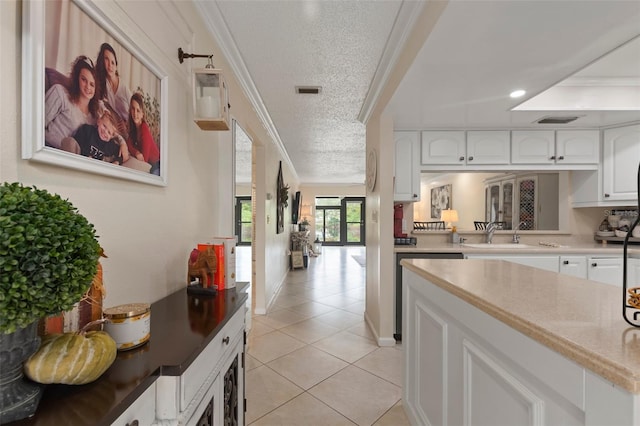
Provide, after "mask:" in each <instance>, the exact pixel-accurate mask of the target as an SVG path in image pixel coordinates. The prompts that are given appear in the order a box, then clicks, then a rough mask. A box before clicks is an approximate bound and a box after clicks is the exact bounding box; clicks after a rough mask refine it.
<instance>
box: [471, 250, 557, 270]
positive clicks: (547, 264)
mask: <svg viewBox="0 0 640 426" xmlns="http://www.w3.org/2000/svg"><path fill="white" fill-rule="evenodd" d="M467 259H497V260H506V261H508V262H513V263H518V264H520V265H526V266H532V267H534V268H538V269H544V270H546V271H552V272H558V256H557V255H552V256H546V255H529V256H526V255H525V256H517V255H514V256H509V255H506V256H505V255H504V254H501V255H497V254H473V255H471V254H470V255H467Z"/></svg>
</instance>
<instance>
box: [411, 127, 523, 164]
mask: <svg viewBox="0 0 640 426" xmlns="http://www.w3.org/2000/svg"><path fill="white" fill-rule="evenodd" d="M509 147H510V142H509V131H508V130H477V131H468V132H464V131H457V130H450V131H424V132H422V156H421V158H422V160H421V162H422V164H424V165H438V164H442V165H450V166H465V165H474V164H478V165H487V164H491V165H496V164H498V165H499V164H503V165H507V164H509V152H510V150H509Z"/></svg>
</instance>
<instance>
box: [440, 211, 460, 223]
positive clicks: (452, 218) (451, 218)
mask: <svg viewBox="0 0 640 426" xmlns="http://www.w3.org/2000/svg"><path fill="white" fill-rule="evenodd" d="M440 220H442V221H444V222H447V228H451V222H457V221H458V211H457V210H451V209H448V210H442V212H441V213H440Z"/></svg>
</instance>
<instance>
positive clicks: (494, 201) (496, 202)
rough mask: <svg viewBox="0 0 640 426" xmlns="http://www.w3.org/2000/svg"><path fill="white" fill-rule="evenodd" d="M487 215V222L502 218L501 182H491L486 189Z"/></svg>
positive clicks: (485, 217) (485, 218)
mask: <svg viewBox="0 0 640 426" xmlns="http://www.w3.org/2000/svg"><path fill="white" fill-rule="evenodd" d="M485 194H486V199H485V206H486V211H485V216H484V220H485V221H487V222H497V221H498V220H500V219H499V218H500V183H499V182H496V183H492V184H489V185H488V186H487V188H486V190H485Z"/></svg>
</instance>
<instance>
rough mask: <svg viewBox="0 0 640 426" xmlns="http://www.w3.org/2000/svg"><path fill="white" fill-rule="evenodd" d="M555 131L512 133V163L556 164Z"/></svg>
mask: <svg viewBox="0 0 640 426" xmlns="http://www.w3.org/2000/svg"><path fill="white" fill-rule="evenodd" d="M554 136H555V135H554V132H553V130H514V131H512V132H511V162H512V163H514V164H554V163H555V155H556V154H555V140H554V139H555V137H554Z"/></svg>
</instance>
